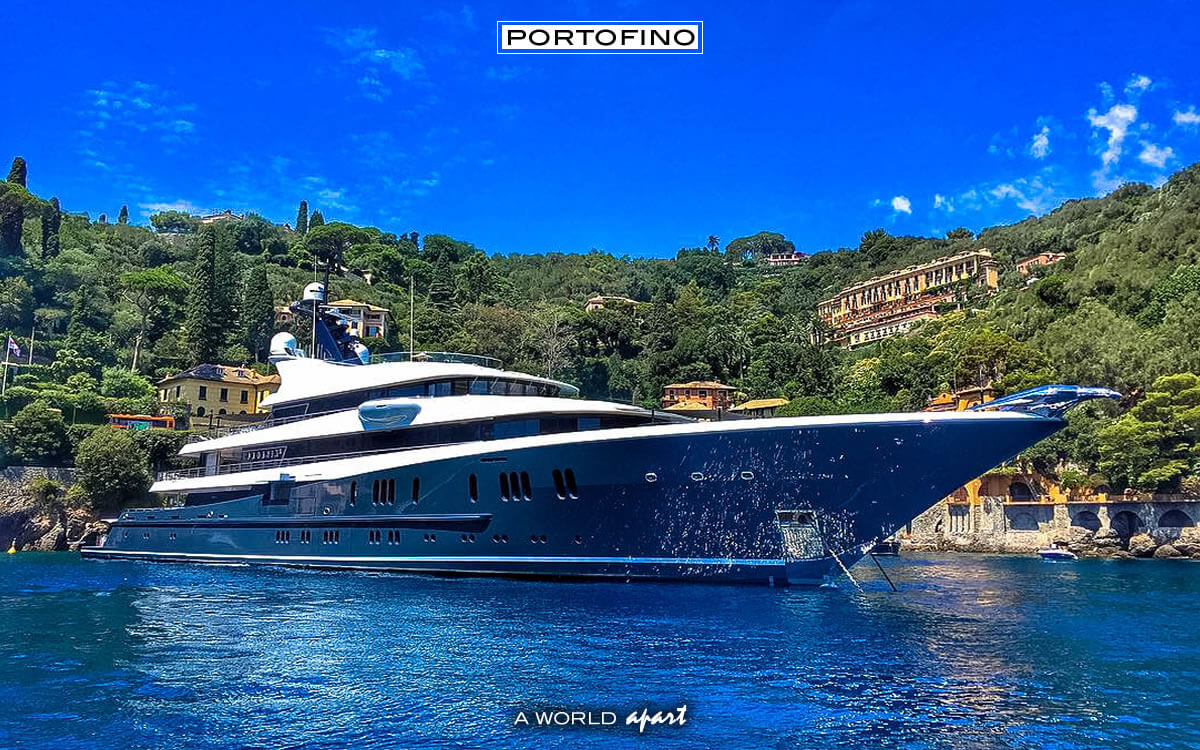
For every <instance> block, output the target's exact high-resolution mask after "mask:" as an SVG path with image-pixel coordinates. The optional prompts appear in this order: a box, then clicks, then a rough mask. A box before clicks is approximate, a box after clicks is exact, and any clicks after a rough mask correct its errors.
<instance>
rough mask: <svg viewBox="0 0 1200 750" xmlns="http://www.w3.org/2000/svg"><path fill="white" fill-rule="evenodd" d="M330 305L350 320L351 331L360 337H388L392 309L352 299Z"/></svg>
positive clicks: (340, 300) (337, 301)
mask: <svg viewBox="0 0 1200 750" xmlns="http://www.w3.org/2000/svg"><path fill="white" fill-rule="evenodd" d="M328 307H329V309H331V310H333V311H334V312H336V313H338V314H339V315H341V316H342V317H344V318H346V320H348V321H350V333H352V334H354V335H355V336H358V337H359V338H360V339H369V338H381V339H382V338H386V337H387V319H388V316H389V315H391V313H392V311H391V310H389V309H387V308H386V307H376V306H375V305H369V304H367V303H366V302H358V301H356V300H352V299H339V300H335V301H333V302H330V303H329V305H328ZM310 320H311V319H310Z"/></svg>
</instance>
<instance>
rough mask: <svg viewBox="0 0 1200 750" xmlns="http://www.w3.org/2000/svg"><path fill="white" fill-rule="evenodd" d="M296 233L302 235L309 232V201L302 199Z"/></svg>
mask: <svg viewBox="0 0 1200 750" xmlns="http://www.w3.org/2000/svg"><path fill="white" fill-rule="evenodd" d="M296 233H297V234H299V235H301V236H303V235H306V234H308V201H300V210H298V211H297V212H296Z"/></svg>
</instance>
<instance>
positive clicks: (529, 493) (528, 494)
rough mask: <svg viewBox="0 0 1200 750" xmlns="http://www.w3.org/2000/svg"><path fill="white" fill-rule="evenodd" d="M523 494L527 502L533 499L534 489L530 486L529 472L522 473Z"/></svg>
mask: <svg viewBox="0 0 1200 750" xmlns="http://www.w3.org/2000/svg"><path fill="white" fill-rule="evenodd" d="M521 494H522V495H524V496H525V499H526V500H532V499H533V488H532V487H531V486H530V484H529V472H526V471H522V472H521Z"/></svg>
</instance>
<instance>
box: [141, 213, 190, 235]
mask: <svg viewBox="0 0 1200 750" xmlns="http://www.w3.org/2000/svg"><path fill="white" fill-rule="evenodd" d="M150 225H151V226H153V227H154V229H155V231H157V232H162V233H164V234H186V233H188V232H195V231H196V228H197V227H199V226H200V222H199V221H197V220H196V218H195V217H193V216H190V215H188V214H186V213H184V212H183V211H160V212H159V213H156V214H154V215H153V216H151V217H150Z"/></svg>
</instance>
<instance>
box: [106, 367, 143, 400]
mask: <svg viewBox="0 0 1200 750" xmlns="http://www.w3.org/2000/svg"><path fill="white" fill-rule="evenodd" d="M100 393H101V394H103V395H105V396H111V397H113V398H141V399H145V398H154V396H155V395H156V394H155V389H154V384H153V383H151V382H150V380H149V379H147V378H144V377H142V376H141V375H138V374H137V373H135V372H130V371H129V370H126V369H125V368H123V367H106V368H105V369H104V374H103V376H102V377H101V380H100Z"/></svg>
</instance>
